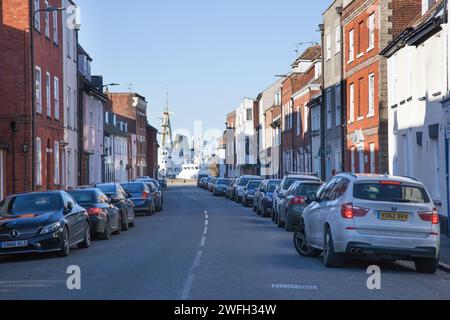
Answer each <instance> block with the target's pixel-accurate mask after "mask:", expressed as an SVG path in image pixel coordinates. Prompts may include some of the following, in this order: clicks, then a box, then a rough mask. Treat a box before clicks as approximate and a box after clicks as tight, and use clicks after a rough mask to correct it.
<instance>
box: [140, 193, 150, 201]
mask: <svg viewBox="0 0 450 320" xmlns="http://www.w3.org/2000/svg"><path fill="white" fill-rule="evenodd" d="M149 195H150V192H148V191H144V192H142V199H144V200H145V199H147V198H148V196H149Z"/></svg>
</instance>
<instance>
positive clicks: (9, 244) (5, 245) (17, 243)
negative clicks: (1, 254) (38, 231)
mask: <svg viewBox="0 0 450 320" xmlns="http://www.w3.org/2000/svg"><path fill="white" fill-rule="evenodd" d="M0 247H1V248H2V249H13V248H25V247H28V241H10V242H1V243H0Z"/></svg>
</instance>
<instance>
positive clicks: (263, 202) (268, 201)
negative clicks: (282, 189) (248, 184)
mask: <svg viewBox="0 0 450 320" xmlns="http://www.w3.org/2000/svg"><path fill="white" fill-rule="evenodd" d="M280 183H281V180H278V179H268V180H265V181H264V182H263V183H262V184H261V186H260V187H259V189H258V190H257V191H256V194H255V204H254V206H255V209H256V212H257V213H258V215H262V216H263V217H267V216H268V215H269V216H270V213H271V212H272V208H273V193H274V192H275V190H276V189H277V187H278V186H279V185H280Z"/></svg>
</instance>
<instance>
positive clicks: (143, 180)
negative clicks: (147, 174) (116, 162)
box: [133, 178, 164, 211]
mask: <svg viewBox="0 0 450 320" xmlns="http://www.w3.org/2000/svg"><path fill="white" fill-rule="evenodd" d="M133 182H144V183H146V184H147V186H148V184H149V183H152V184H153V185H154V186H156V189H157V192H158V195H157V196H158V197H159V199H161V210H162V204H163V203H164V192H163V191H164V190H163V188H162V187H161V185H160V184H159V182H158V181H157V180H156V179H154V178H146V179H143V178H138V179H135V180H133ZM149 188H150V186H149ZM152 193H153V191H152ZM159 199H155V202H156V203H157V204H156V208H157V209H156V210H157V211H161V210H158V208H159Z"/></svg>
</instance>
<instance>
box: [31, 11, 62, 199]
mask: <svg viewBox="0 0 450 320" xmlns="http://www.w3.org/2000/svg"><path fill="white" fill-rule="evenodd" d="M66 9H67V8H58V7H47V8H45V9H38V10H34V7H33V6H30V55H31V63H30V65H31V134H32V141H31V145H32V156H31V159H32V164H31V172H32V174H31V175H32V177H31V185H32V188H31V189H32V191H34V190H35V188H36V168H35V165H36V119H35V116H36V79H35V70H34V69H35V65H34V28H35V21H36V15H37V14H38V13H40V12H55V11H57V12H60V11H64V10H66ZM33 10H34V11H33ZM39 25H40V21H39Z"/></svg>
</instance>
